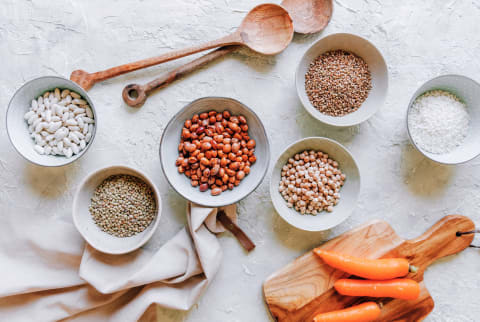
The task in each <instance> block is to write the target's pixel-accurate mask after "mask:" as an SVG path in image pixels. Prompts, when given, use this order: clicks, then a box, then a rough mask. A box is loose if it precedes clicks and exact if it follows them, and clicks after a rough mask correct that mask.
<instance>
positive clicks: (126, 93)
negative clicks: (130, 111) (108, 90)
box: [122, 84, 147, 107]
mask: <svg viewBox="0 0 480 322" xmlns="http://www.w3.org/2000/svg"><path fill="white" fill-rule="evenodd" d="M122 97H123V100H124V101H125V103H127V104H128V105H129V106H131V107H141V106H142V105H143V103H145V101H146V99H147V93H145V89H144V88H143V87H142V86H141V85H138V84H130V85H127V86H125V88H124V89H123V91H122Z"/></svg>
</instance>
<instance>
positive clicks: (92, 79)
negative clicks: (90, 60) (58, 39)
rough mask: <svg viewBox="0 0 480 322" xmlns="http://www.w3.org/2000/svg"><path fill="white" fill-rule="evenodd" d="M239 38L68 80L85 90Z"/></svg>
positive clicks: (77, 72)
mask: <svg viewBox="0 0 480 322" xmlns="http://www.w3.org/2000/svg"><path fill="white" fill-rule="evenodd" d="M241 40H242V39H241V37H240V34H239V33H238V32H235V33H233V34H231V35H228V36H226V37H223V38H220V39H217V40H213V41H210V42H207V43H204V44H202V45H198V46H193V47H189V48H185V49H180V50H175V51H172V52H170V53H166V54H163V55H160V56H157V57H151V58H147V59H143V60H139V61H136V62H133V63H128V64H124V65H120V66H117V67H112V68H109V69H106V70H103V71H100V72H96V73H87V72H85V71H83V70H75V71H73V72H72V74H71V75H70V79H71V80H72V81H74V82H76V83H77V84H79V85H80V86H81V87H82V88H84V89H85V90H88V89H90V88H91V87H92V86H93V85H94V84H95V83H97V82H99V81H103V80H106V79H109V78H112V77H116V76H119V75H122V74H125V73H128V72H132V71H135V70H138V69H142V68H146V67H150V66H154V65H158V64H161V63H165V62H167V61H171V60H174V59H177V58H181V57H185V56H188V55H192V54H195V53H198V52H201V51H204V50H207V49H211V48H215V47H220V46H226V45H234V44H241Z"/></svg>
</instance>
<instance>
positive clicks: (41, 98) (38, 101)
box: [37, 96, 43, 107]
mask: <svg viewBox="0 0 480 322" xmlns="http://www.w3.org/2000/svg"><path fill="white" fill-rule="evenodd" d="M37 103H38V106H39V107H40V104H43V96H39V97H38V98H37Z"/></svg>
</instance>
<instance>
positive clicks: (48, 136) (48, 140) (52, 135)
mask: <svg viewBox="0 0 480 322" xmlns="http://www.w3.org/2000/svg"><path fill="white" fill-rule="evenodd" d="M54 139H55V135H54V134H49V135H47V136H46V137H45V140H47V142H52V141H53V140H54Z"/></svg>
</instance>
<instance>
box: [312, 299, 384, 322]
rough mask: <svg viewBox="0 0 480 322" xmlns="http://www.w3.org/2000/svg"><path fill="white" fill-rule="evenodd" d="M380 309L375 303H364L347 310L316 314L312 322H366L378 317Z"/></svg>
mask: <svg viewBox="0 0 480 322" xmlns="http://www.w3.org/2000/svg"><path fill="white" fill-rule="evenodd" d="M380 313H381V311H380V307H379V306H378V304H377V303H375V302H366V303H362V304H360V305H355V306H352V307H349V308H348V309H343V310H338V311H332V312H327V313H320V314H317V315H316V316H315V317H314V318H313V322H350V321H351V322H368V321H373V320H376V319H377V318H378V317H379V316H380Z"/></svg>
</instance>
